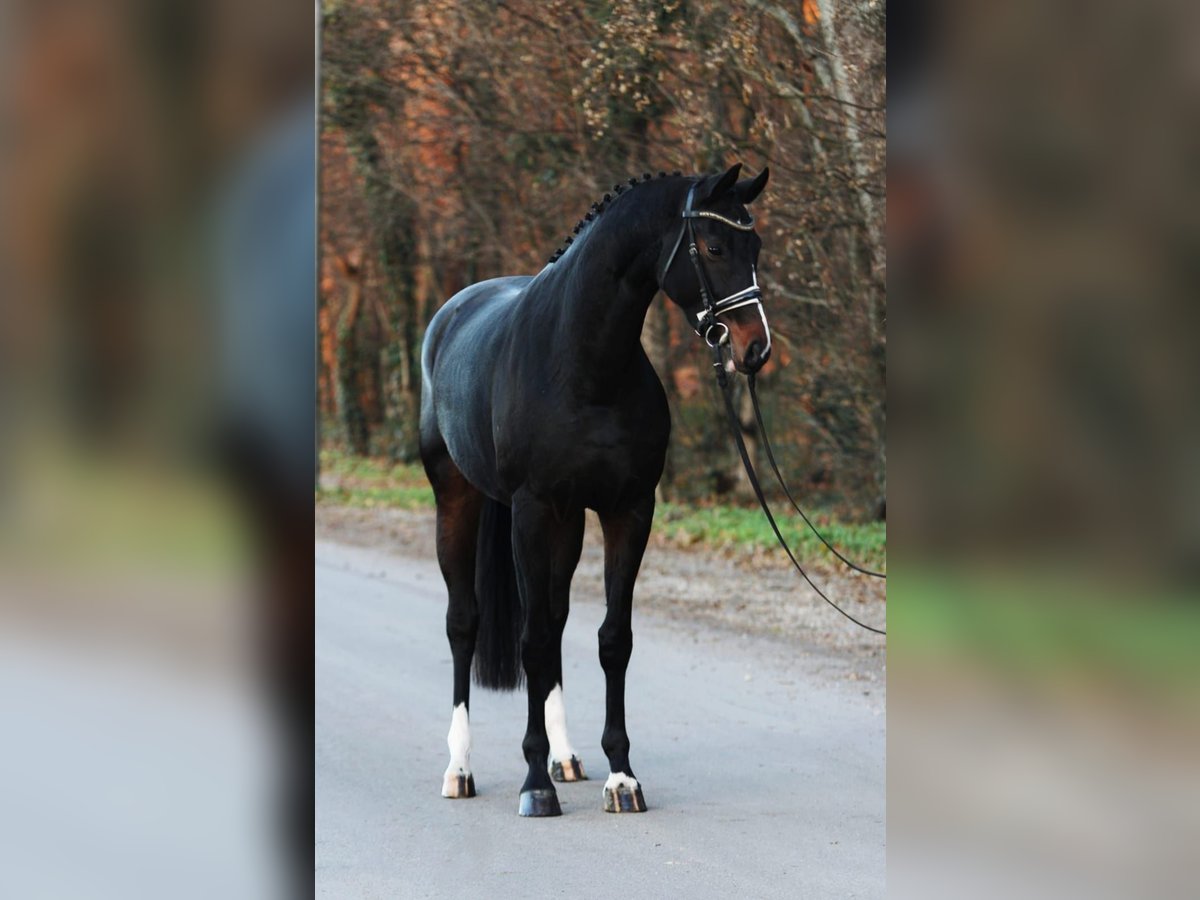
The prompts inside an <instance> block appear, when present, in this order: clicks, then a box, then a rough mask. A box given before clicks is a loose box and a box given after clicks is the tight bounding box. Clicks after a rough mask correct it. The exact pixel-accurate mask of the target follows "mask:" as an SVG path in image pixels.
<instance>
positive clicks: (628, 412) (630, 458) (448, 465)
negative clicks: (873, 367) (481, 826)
mask: <svg viewBox="0 0 1200 900" xmlns="http://www.w3.org/2000/svg"><path fill="white" fill-rule="evenodd" d="M740 168H741V166H740V165H735V166H733V167H732V168H731V169H729V170H728V171H727V172H724V173H722V174H717V175H711V176H706V177H705V176H695V177H684V176H681V175H678V174H676V175H674V176H667V175H665V173H660V175H659V177H658V178H652V177H651V176H650V175H645V176H643V178H642V179H641V180H640V181H639V180H638V179H630V181H629V183H628V185H620V186H616V187H614V189H613V190H614V192H613V194H605V196H604V199H603V200H602V201H600V202H599V203H597V204H593V207H592V211H591V212H589V213H588V214H587V215H586V216H585V217H584V219H583V220H582V221H581V222H580V223H579V225H577V226H576V229H575V235H574V237H573V238H567V244H566V246H565V248H564V249H563V250H560V251H559V252H558V253H556V254H555V256H554V257H552V258H551V261H550V263H549V264H548V265H547V266H546V267H545V268H544V269H542V271H541V272H539V273H538V274H537V275H535V276H532V277H530V276H512V277H507V278H493V279H491V280H489V281H484V282H480V283H479V284H474V285H471V286H470V287H468V288H465V289H464V290H462V291H460V292H459V293H458V294H455V295H454V296H453V297H452V298H450V300H449V301H448V302H447V303H446V304H445V305H444V306H443V307H442V308H441V309H440V310H439V311H438V313H437V315H435V316H434V318H433V321H432V322H431V323H430V325H429V329H428V331H427V332H426V335H425V343H424V347H423V351H422V358H421V366H422V376H423V383H422V388H421V459H422V461H423V462H424V464H425V471H426V473H427V474H428V476H429V480H430V483H431V484H432V485H433V490H434V495H435V497H436V499H437V554H438V562H439V564H440V566H441V570H442V574H443V576H444V577H445V579H446V586H447V588H448V590H449V594H450V604H449V610H448V612H447V613H446V634H447V636H448V637H449V639H450V649H451V653H452V655H453V659H454V703H453V712H452V715H451V724H450V735H449V738H448V743H449V745H450V766H449V768H447V770H446V773H445V776H444V778H443V782H442V795H443V796H445V797H472V796H474V794H475V783H474V777H473V775H472V773H471V767H470V745H471V742H470V729H469V725H468V712H467V711H468V707H469V691H470V674H471V666H472V659H474V669H475V678H476V681H477V682H478V683H479V684H480V685H482V686H484V687H488V688H493V689H500V690H513V689H515V688H516V687H517V686H518V685H519V683H520V680H521V676H522V673H523V674H524V679H525V683H526V688H527V691H528V697H529V719H528V725H527V728H526V732H525V739H524V741H523V742H522V748H523V749H524V752H525V760H526V762H527V763H528V764H529V772H528V774H527V775H526V777H525V783H524V785H523V786H522V788H521V794H520V804H519V812H520V814H521V815H523V816H555V815H559V814H560V807H559V803H558V796H557V794H556V792H555V789H554V784H553V780H552V778H553V779H554V780H559V781H577V780H581V779H583V778H584V777H585V776H584V773H583V766H582V764H581V763H580V761H579V759H578V757H577V756H576V754H575V752H574V750H573V749H572V748H571V744H570V741H569V740H568V738H567V732H566V714H565V709H564V706H563V696H562V647H561V639H562V633H563V627H564V626H565V624H566V621H567V611H568V606H569V594H570V586H571V576H572V574H573V573H574V571H575V566H576V564H577V563H578V562H579V555H580V550H581V548H582V541H583V530H584V510H585V509H592V510H595V511H596V513H597V514H598V515H599V518H600V523H601V526H602V528H603V532H604V586H605V594H606V598H607V612H606V614H605V617H604V623H603V624H602V625H601V627H600V631H599V644H600V664H601V666H602V667H603V668H604V674H605V680H606V688H607V709H606V714H605V722H604V733H603V737H602V739H601V746H602V747H603V748H604V752H605V754H606V755H607V756H608V762H609V772H610V775H609V777H608V780H607V781H606V782H605V785H604V808H605V809H607V810H609V811H610V812H630V811H634V812H640V811H642V810H644V809H645V808H646V805H645V800H644V798H643V795H642V789H641V786H640V784H639V783H638V781H637V779H636V778H635V777H634V774H633V769H632V768H631V766H630V764H629V737H628V735H627V734H626V731H625V670H626V667H627V665H628V663H629V657H630V654H631V652H632V649H633V632H632V629H631V627H630V622H631V614H632V606H633V585H634V579H635V578H636V577H637V573H638V568H639V566H640V565H641V560H642V554H643V552H644V550H645V547H646V541H647V539H648V538H649V535H650V523H651V519H652V518H653V513H654V489H655V486H656V485H657V484H658V480H659V477H660V476H661V475H662V470H663V462H664V458H665V453H666V449H667V440H668V437H669V435H670V430H671V419H670V411H669V409H668V407H667V398H666V394H665V393H664V391H663V388H662V384H661V383H660V382H659V379H658V376H657V375H656V374H655V371H654V369H653V367H652V366H651V365H650V361H649V360H648V359H647V358H646V354H645V352H644V351H643V349H642V346H641V342H640V336H641V332H642V323H643V321H644V319H645V317H646V311H647V309H648V308H649V305H650V302H651V300H653V299H654V296H655V294H656V293H657V292H658V291H659V289H660V288H661V289H662V291H663V293H665V294H666V295H667V297H668V298H669V299H670V300H671V301H672V302H674V303H676V304H677V305H678V306H680V307H681V308H682V309H683V310H684V312H685V313H686V314H687V316H688V321H689V322H691V323H694V324H695V326H696V328H697V332H698V333H699V334H701V335H702V336H703V337H704V339H705V340H706V342H708V343H709V345H710V346H714V345H720V346H723V347H725V348H726V350H725V352H726V353H728V363H727V366H728V367H729V368H730V369H733V368H736V369H737V370H739V371H742V372H754V371H757V370H758V369H759V368H760V367H761V366H762V365H763V363H764V362H766V360H767V356H768V355H769V354H770V341H771V339H770V332H769V331H768V329H767V323H766V318H765V316H764V315H763V312H762V305H761V303H760V302H759V297H760V294H759V290H758V280H757V275H756V266H757V261H758V252H759V248H760V246H761V244H762V242H761V241H760V240H759V238H758V235H757V234H755V233H754V230H753V219H752V218H751V216H750V214H749V212H748V211H747V210H746V208H745V207H746V205H748V204H749V203H750V202H751V201H752V200H754V198H755V197H757V196H758V194H759V193H760V192H761V191H762V189H763V187H764V186H765V185H766V182H767V170H766V169H764V170H763V171H762V172H761V173H760V174H759V175H758V176H757V177H756V178H753V179H745V180H742V181H739V180H738V174H739V171H740Z"/></svg>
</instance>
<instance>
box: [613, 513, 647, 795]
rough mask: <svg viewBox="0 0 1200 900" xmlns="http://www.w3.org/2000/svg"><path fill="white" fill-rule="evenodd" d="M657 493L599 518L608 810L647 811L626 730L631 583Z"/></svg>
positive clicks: (634, 577) (631, 633)
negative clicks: (632, 764)
mask: <svg viewBox="0 0 1200 900" xmlns="http://www.w3.org/2000/svg"><path fill="white" fill-rule="evenodd" d="M653 518H654V495H653V494H650V495H649V496H648V497H646V498H644V499H643V500H642V501H641V502H639V503H636V504H634V505H633V506H632V507H631V508H629V509H628V510H625V511H623V512H620V513H607V514H602V515H601V516H600V524H601V526H602V527H603V528H604V591H605V599H606V601H607V604H608V608H607V611H606V612H605V615H604V622H603V624H602V625H601V626H600V633H599V635H600V665H601V666H603V668H604V679H605V687H606V689H607V702H606V705H605V711H604V735H603V737H602V738H601V739H600V745H601V746H602V747H603V748H604V752H605V754H606V755H607V756H608V766H609V776H608V780H607V781H606V782H605V783H604V809H605V810H606V811H607V812H644V811H645V809H646V801H645V799H644V798H643V796H642V786H641V784H639V783H638V780H637V778H635V777H634V775H633V769H632V768H631V767H630V765H629V735H628V734H627V733H626V732H625V670H626V668H627V667H628V666H629V657H630V655H631V654H632V653H633V627H632V618H633V583H634V581H635V579H636V578H637V573H638V568H639V567H640V566H641V564H642V554H643V553H644V552H645V550H646V541H647V540H649V538H650V524H651V520H652V519H653Z"/></svg>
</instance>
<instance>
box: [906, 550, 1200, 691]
mask: <svg viewBox="0 0 1200 900" xmlns="http://www.w3.org/2000/svg"><path fill="white" fill-rule="evenodd" d="M888 600H889V603H888V625H889V629H888V630H889V632H890V636H891V641H890V646H891V647H892V648H893V649H894V650H895V651H896V652H899V653H900V654H901V657H902V658H903V657H905V656H911V658H916V659H924V660H930V659H935V658H939V657H944V656H948V655H949V656H953V655H955V654H961V655H965V656H967V657H970V658H972V659H976V660H981V661H983V660H986V661H990V662H991V663H992V664H993V665H995V666H998V667H1001V668H1002V669H1005V670H1008V671H1010V672H1012V673H1022V674H1027V675H1035V676H1037V675H1040V676H1044V675H1048V674H1052V673H1056V672H1062V671H1066V670H1085V671H1088V670H1090V671H1100V672H1107V673H1108V674H1111V675H1115V676H1119V677H1121V678H1123V679H1125V680H1135V681H1137V682H1139V683H1143V684H1152V685H1165V684H1174V685H1177V686H1183V685H1192V686H1195V685H1197V684H1200V654H1197V653H1196V652H1195V648H1196V647H1197V646H1198V645H1200V605H1198V604H1197V603H1196V602H1195V601H1196V598H1195V595H1194V592H1191V591H1182V590H1173V589H1171V588H1169V587H1166V586H1160V587H1157V588H1154V589H1151V590H1144V589H1143V590H1123V589H1122V587H1121V586H1120V585H1117V584H1115V583H1113V582H1111V581H1104V580H1098V579H1096V578H1095V577H1094V576H1093V577H1086V576H1071V575H1068V574H1063V573H1055V572H1048V571H1041V570H1037V569H1033V568H1031V569H1029V570H1027V571H1021V570H1017V569H1014V570H1012V571H1005V572H1002V573H1000V574H997V573H996V572H988V571H962V570H953V569H950V568H945V569H941V568H925V567H917V568H914V569H911V570H906V572H905V574H904V577H903V578H902V579H900V580H899V581H896V582H895V583H894V584H892V585H889V590H888Z"/></svg>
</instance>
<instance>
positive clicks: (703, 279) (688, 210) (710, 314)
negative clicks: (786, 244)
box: [658, 184, 771, 353]
mask: <svg viewBox="0 0 1200 900" xmlns="http://www.w3.org/2000/svg"><path fill="white" fill-rule="evenodd" d="M695 195H696V185H694V184H693V185H692V186H691V187H690V188H689V189H688V193H687V199H686V200H685V201H684V203H683V212H682V213H681V214H680V218H682V219H683V224H682V225H681V226H680V228H679V235H678V236H677V237H676V238H675V244H674V246H672V247H671V253H670V255H669V256H668V257H667V262H666V265H664V266H663V271H662V277H661V278H659V280H658V283H659V284H662V283H663V281H664V280H665V279H666V277H667V273H669V272H670V271H671V263H673V262H674V261H675V256H676V254H678V253H679V247H680V246H681V245H682V244H683V236H684V235H685V234H686V235H687V238H688V256H689V257H690V258H691V261H692V268H693V269H695V270H696V280H697V281H698V282H699V284H700V299H701V301H702V302H703V303H704V310H703V311H702V312H700V313H697V314H696V324H695V325H693V326H692V327H693V328H694V329H695V331H696V334H698V335H700V336H701V337H702V338H704V342H705V343H706V344H708V346H710V347H718V346H720V345H721V344H723V343H725V342H726V341H727V340H728V338H729V327H728V326H727V325H726V324H725V323H724V322H721V321H720V320H719V318H718V317H719V316H723V315H725V314H726V313H729V312H733V311H734V310H735V309H741V308H742V307H743V306H750V305H751V304H753V305H755V306H757V307H758V314H759V315H760V316H761V317H762V320H763V326H764V327H766V329H767V350H769V349H770V347H771V330H770V327H769V326H767V316H766V313H764V312H763V308H762V290H761V289H760V288H759V286H758V272H757V271H756V270H755V269H754V267H751V269H750V282H751V283H750V286H749V287H747V288H743V289H742V290H740V291H737V292H735V293H733V294H730V295H729V296H728V297H725V298H723V299H721V300H717V301H716V302H714V301H713V293H714V291H713V289H712V282H710V281H709V280H708V273H707V272H706V271H704V266H703V265H702V264H701V262H700V249H699V248H698V247H697V246H696V225H695V222H696V219H715V220H716V221H718V222H721V223H722V224H725V225H728V226H730V227H731V228H736V229H737V230H738V231H753V230H754V217H753V216H751V217H750V221H749V222H735V221H734V220H733V219H727V218H725V217H724V216H722V215H719V214H718V213H715V212H711V211H710V210H706V209H700V210H697V209H693V208H692V201H693V200H694V199H695ZM718 329H720V331H719V332H718ZM714 334H715V337H714ZM765 352H767V351H766V350H764V353H765Z"/></svg>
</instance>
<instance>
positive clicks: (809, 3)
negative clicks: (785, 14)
mask: <svg viewBox="0 0 1200 900" xmlns="http://www.w3.org/2000/svg"><path fill="white" fill-rule="evenodd" d="M800 13H801V15H803V16H804V24H805V25H816V24H817V22H818V21H820V19H821V8H820V7H819V6H818V5H817V0H804V3H803V5H802V6H801V9H800Z"/></svg>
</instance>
